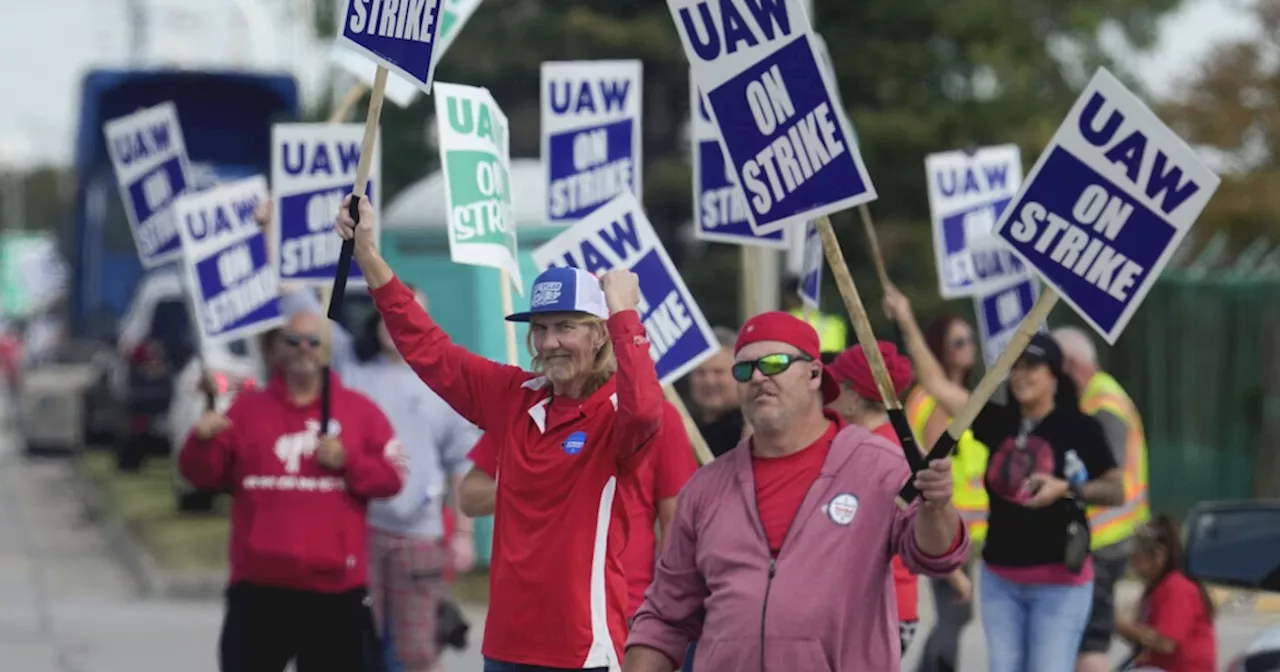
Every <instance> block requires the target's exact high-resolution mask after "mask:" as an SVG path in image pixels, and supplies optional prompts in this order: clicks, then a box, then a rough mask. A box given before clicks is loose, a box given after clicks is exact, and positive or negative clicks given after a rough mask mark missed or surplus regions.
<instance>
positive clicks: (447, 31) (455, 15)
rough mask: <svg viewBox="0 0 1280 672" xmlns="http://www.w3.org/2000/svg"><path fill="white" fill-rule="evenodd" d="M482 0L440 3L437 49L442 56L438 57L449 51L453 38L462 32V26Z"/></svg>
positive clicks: (449, 0) (458, 0) (454, 0)
mask: <svg viewBox="0 0 1280 672" xmlns="http://www.w3.org/2000/svg"><path fill="white" fill-rule="evenodd" d="M480 2H481V0H444V4H442V5H440V35H439V36H438V37H436V50H437V52H438V53H439V54H440V56H437V57H436V58H437V59H439V58H442V57H443V56H444V54H445V53H446V52H448V51H449V45H451V44H453V38H455V37H457V36H458V33H460V32H462V27H463V26H465V25H467V19H470V18H471V15H472V14H475V13H476V8H477V7H479V6H480Z"/></svg>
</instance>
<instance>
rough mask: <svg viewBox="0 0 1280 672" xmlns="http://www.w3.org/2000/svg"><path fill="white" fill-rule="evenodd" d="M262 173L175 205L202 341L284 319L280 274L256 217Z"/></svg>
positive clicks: (264, 194) (262, 193)
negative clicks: (272, 260) (271, 257)
mask: <svg viewBox="0 0 1280 672" xmlns="http://www.w3.org/2000/svg"><path fill="white" fill-rule="evenodd" d="M267 198H268V194H267V181H266V180H265V179H263V178H262V177H261V176H256V177H250V178H247V179H243V180H237V181H235V182H228V183H226V184H222V185H220V186H217V187H214V188H212V189H209V190H206V191H202V192H200V193H197V194H187V195H185V196H182V197H181V198H179V199H178V200H177V201H176V202H175V203H174V206H173V214H174V218H175V219H176V220H177V221H178V231H179V234H180V235H181V236H182V252H183V256H184V257H185V258H186V264H185V266H186V272H187V289H188V291H190V292H191V301H192V304H193V305H194V306H195V313H196V315H197V317H198V321H199V323H200V329H201V339H202V341H203V342H204V343H213V342H218V341H229V340H233V339H237V338H243V337H245V336H252V335H254V334H257V333H261V332H263V331H266V330H268V329H272V328H274V327H278V326H280V325H281V324H284V316H283V314H282V313H281V311H280V277H279V276H278V275H276V270H275V268H274V267H272V265H271V259H270V258H269V255H268V254H267V240H266V237H265V236H263V235H262V229H261V228H260V227H259V226H258V222H257V220H255V219H254V217H253V212H254V210H255V209H256V208H257V207H258V205H259V204H261V203H262V202H263V201H265V200H267Z"/></svg>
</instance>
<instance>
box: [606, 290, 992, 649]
mask: <svg viewBox="0 0 1280 672" xmlns="http://www.w3.org/2000/svg"><path fill="white" fill-rule="evenodd" d="M734 350H735V352H734V365H733V370H732V371H733V377H734V379H735V380H737V381H738V383H739V388H740V391H741V392H742V395H741V397H742V410H743V413H744V414H745V415H746V417H747V420H748V421H749V422H750V423H751V426H752V428H753V429H754V434H753V436H752V437H751V438H750V439H747V440H746V443H747V446H746V447H745V448H746V449H743V447H742V446H739V449H738V450H733V451H730V452H729V453H727V454H725V455H724V456H723V457H721V458H720V459H718V460H716V461H715V462H713V463H711V464H709V465H707V466H705V467H703V468H702V469H700V470H699V471H698V472H697V473H696V474H695V475H694V477H693V479H691V480H690V481H689V483H688V485H686V486H685V488H684V490H683V491H682V492H681V493H680V498H679V500H678V502H677V504H676V517H675V521H674V522H673V524H672V526H671V532H670V540H669V541H668V542H667V544H668V545H667V547H666V550H665V552H664V553H663V555H662V557H661V559H660V560H659V562H658V566H657V568H656V570H655V576H654V581H653V585H651V586H650V587H649V590H648V592H646V593H645V601H644V604H643V605H642V606H641V607H640V611H639V612H638V613H637V614H636V616H635V620H634V622H633V624H632V626H631V634H630V637H629V638H628V639H627V648H626V659H625V662H624V663H623V672H671V671H672V670H674V669H675V668H676V667H677V666H678V665H679V661H681V660H682V659H683V656H684V653H685V649H686V647H687V646H688V645H689V643H690V642H691V641H695V640H696V641H697V642H698V647H697V653H696V654H695V658H694V664H693V667H694V669H695V670H696V671H697V672H756V671H758V672H793V671H794V672H882V671H884V672H888V671H891V670H897V669H898V667H899V643H898V624H897V619H896V611H897V610H896V608H895V604H894V587H893V575H892V573H891V572H890V569H889V563H890V559H891V558H892V557H893V555H894V554H895V553H897V554H898V555H899V556H901V558H902V560H903V562H904V563H905V564H906V566H907V568H908V569H910V570H911V571H913V572H915V573H918V574H926V575H930V576H940V577H941V576H946V575H948V574H949V573H951V572H952V571H953V570H955V569H956V568H957V567H959V566H960V565H961V564H962V563H963V561H964V559H965V557H966V556H967V553H968V547H969V537H968V534H967V533H966V532H965V529H964V525H962V524H961V522H960V514H959V513H958V512H957V511H956V509H955V507H953V506H952V505H951V464H950V461H949V460H937V461H934V462H932V463H931V464H930V465H929V468H928V469H925V470H924V471H922V472H920V473H919V474H917V475H916V477H915V484H916V487H917V488H918V489H919V490H920V492H921V498H922V501H918V502H917V503H915V504H913V505H911V506H910V507H909V508H907V509H906V510H905V511H904V510H902V509H900V508H899V507H898V506H897V504H896V501H895V499H896V495H897V493H898V490H899V489H900V488H901V487H902V485H903V484H904V483H906V481H907V479H908V478H910V477H911V470H910V469H909V468H908V466H907V461H906V458H905V457H904V456H903V454H902V450H901V449H899V448H897V447H895V446H893V445H892V444H891V443H889V442H888V441H886V440H884V439H883V438H881V437H877V436H875V435H873V434H872V433H871V432H869V431H867V430H865V429H862V428H861V427H857V426H853V425H846V424H845V423H844V421H843V420H842V419H841V418H840V417H839V415H838V414H836V413H833V412H829V411H824V406H825V405H826V404H827V403H829V402H830V401H831V400H833V399H834V398H835V397H836V396H838V395H839V386H838V385H836V382H835V380H834V379H833V378H832V377H831V374H830V373H829V372H827V371H826V370H825V369H824V368H823V365H822V362H821V360H820V351H819V345H818V334H817V332H815V331H814V330H813V327H811V326H809V325H808V324H806V323H804V322H803V321H801V320H800V319H798V318H795V317H793V316H791V315H788V314H786V313H781V312H771V313H764V314H761V315H757V316H756V317H753V318H751V319H750V320H748V321H747V323H746V324H745V325H744V326H743V329H742V331H741V332H740V334H739V337H738V342H737V344H736V345H735V348H734Z"/></svg>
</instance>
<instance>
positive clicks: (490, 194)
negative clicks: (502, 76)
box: [435, 82, 524, 294]
mask: <svg viewBox="0 0 1280 672" xmlns="http://www.w3.org/2000/svg"><path fill="white" fill-rule="evenodd" d="M435 99H436V123H437V124H438V128H439V130H438V133H437V136H438V137H439V138H440V165H441V169H442V172H443V173H444V185H445V201H446V206H447V207H448V212H449V258H450V259H452V260H453V261H454V262H456V263H460V264H470V265H472V266H489V267H492V268H497V269H501V270H504V271H506V272H507V275H508V278H509V279H510V282H511V285H512V286H513V287H514V288H515V290H516V292H518V293H520V294H524V286H523V283H522V282H521V281H520V261H519V256H518V254H519V248H518V247H517V245H516V222H515V217H514V213H513V210H512V205H511V203H512V197H511V144H510V136H509V135H508V133H507V129H508V124H507V116H506V115H505V114H503V113H502V110H501V109H499V108H498V103H497V101H495V100H494V99H493V96H492V95H490V93H489V91H488V89H482V88H479V87H475V86H463V85H461V84H446V83H444V82H438V83H437V84H436V85H435Z"/></svg>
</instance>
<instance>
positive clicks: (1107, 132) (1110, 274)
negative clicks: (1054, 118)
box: [996, 68, 1221, 344]
mask: <svg viewBox="0 0 1280 672" xmlns="http://www.w3.org/2000/svg"><path fill="white" fill-rule="evenodd" d="M1220 182H1221V180H1220V179H1219V178H1218V176H1217V175H1215V174H1214V173H1213V171H1211V170H1209V168H1208V167H1207V166H1206V165H1205V164H1204V163H1203V162H1202V161H1200V159H1199V158H1198V157H1197V156H1196V154H1195V152H1194V151H1193V150H1192V149H1191V148H1190V147H1188V146H1187V144H1186V143H1185V142H1183V141H1182V139H1181V138H1179V137H1178V136H1177V135H1175V134H1174V133H1173V131H1170V130H1169V129H1168V128H1167V127H1166V126H1165V125H1164V124H1163V123H1161V122H1160V119H1159V118H1157V117H1156V115H1155V114H1153V113H1152V112H1151V110H1149V109H1147V107H1146V106H1145V105H1143V104H1142V101H1140V100H1138V98H1137V97H1136V96H1134V95H1133V94H1132V93H1130V92H1129V91H1128V90H1127V89H1125V88H1124V85H1123V84H1121V83H1120V82H1119V81H1118V80H1117V79H1116V78H1115V77H1114V76H1112V74H1111V73H1110V72H1107V70H1106V69H1105V68H1099V69H1098V72H1097V74H1095V75H1094V76H1093V80H1092V81H1090V82H1089V86H1088V87H1087V88H1085V90H1084V93H1082V94H1081V95H1080V98H1079V99H1077V100H1076V103H1075V105H1074V106H1072V108H1071V112H1070V113H1069V114H1068V115H1067V119H1066V121H1064V122H1063V123H1062V125H1061V126H1059V127H1058V131H1057V132H1056V133H1054V135H1053V140H1052V141H1051V142H1050V143H1049V146H1048V147H1046V148H1045V150H1044V153H1043V154H1041V155H1040V159H1039V160H1037V161H1036V165H1035V167H1034V168H1032V169H1031V174H1030V175H1028V176H1027V181H1026V183H1025V184H1023V185H1022V190H1021V191H1020V192H1019V193H1018V196H1017V198H1015V199H1014V200H1013V203H1012V204H1010V205H1009V207H1008V208H1007V209H1006V210H1005V212H1004V216H1002V217H1001V218H1000V222H999V224H997V226H996V235H997V236H999V237H1001V238H1003V239H1004V240H1005V241H1007V242H1008V243H1009V244H1010V245H1011V246H1012V247H1013V251H1014V252H1015V253H1016V254H1017V255H1018V256H1020V257H1022V259H1023V261H1025V262H1026V263H1028V264H1030V265H1031V266H1033V267H1034V268H1035V269H1036V271H1037V272H1038V273H1039V274H1040V277H1041V279H1043V280H1044V281H1045V282H1046V283H1048V284H1049V285H1050V286H1051V287H1053V288H1054V289H1056V290H1057V291H1058V293H1059V294H1061V295H1062V298H1063V299H1064V300H1066V301H1067V303H1069V304H1071V307H1073V308H1075V309H1076V312H1078V313H1080V315H1081V317H1083V318H1084V319H1085V320H1086V321H1088V322H1089V324H1090V325H1092V326H1093V328H1094V329H1096V330H1097V331H1098V333H1099V334H1101V335H1102V337H1103V338H1105V339H1106V341H1107V342H1108V343H1112V344H1114V343H1115V341H1116V338H1117V337H1119V335H1120V332H1121V331H1123V330H1124V327H1125V325H1126V324H1128V322H1129V318H1131V317H1132V316H1133V312H1134V311H1135V310H1137V309H1138V305H1139V304H1141V303H1142V299H1143V298H1144V297H1145V296H1146V294H1147V292H1148V291H1149V290H1150V289H1151V286H1152V284H1154V283H1155V281H1156V278H1157V277H1159V275H1160V269H1161V268H1163V267H1164V265H1165V264H1166V263H1167V262H1168V260H1169V257H1170V256H1172V255H1173V253H1174V250H1176V249H1177V247H1178V244H1179V243H1180V242H1182V238H1183V236H1185V235H1186V234H1187V232H1188V231H1190V230H1191V226H1192V225H1193V224H1195V221H1196V218H1197V217H1199V216H1200V212H1201V211H1202V210H1204V206H1205V205H1206V204H1207V203H1208V202H1209V198H1210V197H1211V196H1213V193H1214V192H1215V191H1217V189H1218V184H1219V183H1220Z"/></svg>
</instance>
